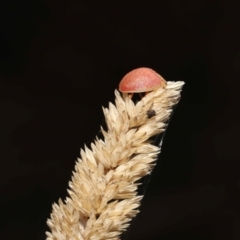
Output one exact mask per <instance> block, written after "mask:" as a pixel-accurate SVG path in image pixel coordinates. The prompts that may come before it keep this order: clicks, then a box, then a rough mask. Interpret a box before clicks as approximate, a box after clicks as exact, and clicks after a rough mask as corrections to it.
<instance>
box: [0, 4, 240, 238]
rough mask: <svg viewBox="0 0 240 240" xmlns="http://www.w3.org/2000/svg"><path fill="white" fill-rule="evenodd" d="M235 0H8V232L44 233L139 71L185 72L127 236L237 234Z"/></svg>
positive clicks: (3, 159) (0, 25) (238, 53)
mask: <svg viewBox="0 0 240 240" xmlns="http://www.w3.org/2000/svg"><path fill="white" fill-rule="evenodd" d="M235 2H237V1H231V0H222V1H221V0H219V1H217V0H208V1H207V0H205V1H204V0H182V1H180V0H169V1H150V0H149V1H135V2H134V1H95V2H94V1H87V0H85V1H80V0H65V1H64V0H61V1H57V0H46V1H43V0H35V1H33V0H21V1H19V0H4V1H3V0H2V1H1V3H0V119H1V124H0V144H1V145H0V187H1V191H0V195H1V196H0V208H1V209H0V210H1V212H0V213H1V214H0V219H1V224H0V239H37V240H40V239H45V233H44V232H45V231H46V230H47V227H46V219H47V218H48V217H49V215H50V212H51V205H52V203H53V202H54V201H57V200H58V198H60V197H61V198H65V197H66V188H67V185H68V181H69V180H70V177H71V171H72V170H73V167H74V165H75V160H76V158H77V157H79V148H80V147H83V145H84V143H90V142H91V141H92V140H93V138H94V137H95V135H96V134H97V133H98V132H99V126H100V124H102V121H103V114H102V109H101V106H102V105H103V106H105V107H106V106H107V104H108V102H109V101H114V94H113V92H114V89H115V88H117V86H118V83H119V81H120V79H121V78H122V77H123V75H125V74H126V73H127V72H128V71H130V70H132V69H133V68H137V67H141V66H146V67H151V68H153V69H155V70H156V71H158V72H159V73H160V74H161V75H162V76H163V77H164V78H166V79H167V80H184V81H185V82H186V85H185V87H184V90H183V93H182V99H181V102H180V103H179V105H178V108H177V110H176V112H175V114H174V116H173V119H172V122H171V124H170V126H169V129H168V133H167V135H166V139H165V141H164V145H163V150H162V154H161V165H160V164H159V165H158V166H157V168H156V170H155V171H154V174H153V177H152V180H151V183H150V185H149V188H148V192H147V196H146V198H145V200H144V202H143V205H142V211H141V214H139V217H138V218H137V219H136V221H135V223H134V225H132V228H131V231H130V234H131V236H130V237H129V239H136V240H142V239H150V240H153V239H161V240H170V239H180V238H181V239H185V240H188V239H189V240H192V239H194V240H200V239H220V240H222V239H223V240H225V239H226V240H231V239H233V240H237V239H240V230H239V229H240V215H239V210H240V209H239V201H240V194H239V190H240V179H239V160H240V151H239V137H240V125H239V114H238V112H239V106H238V104H239V98H240V95H239V81H240V34H239V23H240V14H239V6H238V3H235Z"/></svg>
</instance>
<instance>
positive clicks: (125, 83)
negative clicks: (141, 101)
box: [118, 67, 167, 97]
mask: <svg viewBox="0 0 240 240" xmlns="http://www.w3.org/2000/svg"><path fill="white" fill-rule="evenodd" d="M166 85H167V82H166V81H165V79H164V78H163V77H162V76H160V75H159V74H158V73H157V72H155V71H154V70H152V69H151V68H146V67H142V68H137V69H134V70H132V71H131V72H129V73H127V74H126V75H125V76H124V77H123V79H122V80H121V82H120V83H119V88H118V89H119V91H120V92H123V93H130V97H132V95H133V94H134V93H142V92H146V93H147V92H150V91H153V90H155V89H157V88H161V87H162V88H165V87H166Z"/></svg>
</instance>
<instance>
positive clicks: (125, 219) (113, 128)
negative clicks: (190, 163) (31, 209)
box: [46, 81, 184, 240]
mask: <svg viewBox="0 0 240 240" xmlns="http://www.w3.org/2000/svg"><path fill="white" fill-rule="evenodd" d="M183 84H184V82H181V81H179V82H168V83H167V87H166V88H165V89H158V90H155V91H153V92H151V93H149V94H147V95H146V96H145V97H143V98H142V99H141V101H139V102H137V104H134V102H133V101H132V100H131V99H130V98H129V97H128V95H127V94H123V95H122V96H121V95H120V93H119V92H118V91H117V90H116V91H115V95H116V100H115V106H114V105H113V104H112V103H109V108H108V109H107V108H103V112H104V115H105V120H106V123H107V128H108V129H107V131H105V130H103V129H102V133H103V136H104V140H101V139H96V140H95V142H94V143H92V144H91V150H90V149H89V148H87V147H86V146H85V149H84V150H81V158H80V159H78V161H77V162H76V165H75V171H74V172H73V176H72V180H71V181H70V182H69V188H70V189H69V190H68V193H69V197H67V198H66V200H65V201H64V202H62V200H59V202H58V204H56V203H54V204H53V209H52V213H51V219H48V220H47V224H48V226H49V228H50V229H51V232H47V233H46V234H47V240H70V239H71V240H100V239H112V240H115V239H116V240H117V239H120V235H121V234H122V232H123V231H125V230H126V229H127V228H128V226H129V222H130V221H131V219H132V218H134V217H135V216H136V214H137V213H138V212H139V210H138V207H139V206H140V203H141V199H142V196H137V188H138V183H136V181H137V180H139V179H140V178H142V177H143V176H145V175H147V174H150V173H151V171H152V168H153V167H154V165H155V164H156V159H157V157H158V154H159V153H160V148H159V147H157V146H154V145H152V144H151V141H150V138H151V137H152V136H154V135H157V134H159V133H161V132H164V130H165V126H166V121H167V120H168V119H169V117H170V114H171V111H172V107H173V106H174V105H176V104H177V103H178V101H179V99H180V92H181V89H182V86H183ZM149 109H153V110H155V112H156V115H155V116H151V117H150V118H149V117H148V115H147V111H148V110H149Z"/></svg>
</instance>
